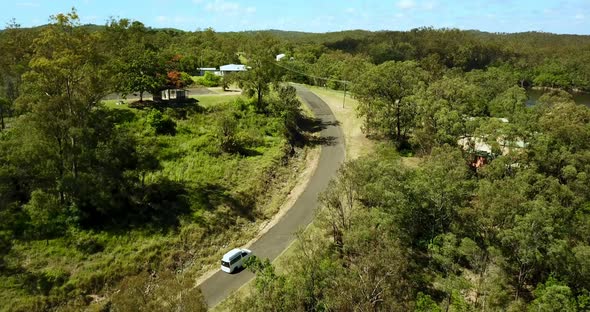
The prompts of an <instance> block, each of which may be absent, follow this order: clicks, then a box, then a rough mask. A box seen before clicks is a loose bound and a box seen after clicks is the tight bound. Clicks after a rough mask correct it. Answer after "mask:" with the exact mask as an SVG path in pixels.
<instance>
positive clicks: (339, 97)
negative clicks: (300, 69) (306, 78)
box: [309, 87, 375, 160]
mask: <svg viewBox="0 0 590 312" xmlns="http://www.w3.org/2000/svg"><path fill="white" fill-rule="evenodd" d="M309 89H310V90H311V91H313V92H314V93H315V94H317V95H318V96H319V97H320V98H321V99H322V100H324V102H326V103H327V104H328V106H330V109H331V110H332V112H333V113H334V116H336V120H338V121H339V122H340V127H341V128H342V131H343V132H344V139H345V141H346V159H347V160H351V159H356V158H358V157H360V156H364V155H367V154H370V153H371V152H372V151H373V148H374V147H375V144H374V143H373V142H372V141H371V140H369V139H368V138H367V137H365V135H364V134H363V132H362V130H361V126H362V119H361V118H360V117H358V116H357V113H356V108H357V106H358V101H357V100H355V99H353V98H351V97H350V93H346V99H344V92H343V91H335V90H330V89H324V88H319V87H309ZM343 103H344V107H342V106H343Z"/></svg>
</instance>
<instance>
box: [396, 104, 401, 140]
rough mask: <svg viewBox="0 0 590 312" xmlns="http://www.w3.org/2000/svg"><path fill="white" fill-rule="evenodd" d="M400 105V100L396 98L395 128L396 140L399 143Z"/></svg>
mask: <svg viewBox="0 0 590 312" xmlns="http://www.w3.org/2000/svg"><path fill="white" fill-rule="evenodd" d="M400 105H401V101H400V100H398V102H397V105H396V106H395V109H396V110H397V111H396V117H397V122H396V128H397V140H398V142H400V143H401V134H402V130H401V129H402V126H401V116H400V115H399V114H400Z"/></svg>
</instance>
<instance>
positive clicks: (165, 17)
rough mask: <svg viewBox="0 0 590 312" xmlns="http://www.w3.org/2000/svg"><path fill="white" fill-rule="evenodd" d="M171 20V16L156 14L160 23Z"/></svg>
mask: <svg viewBox="0 0 590 312" xmlns="http://www.w3.org/2000/svg"><path fill="white" fill-rule="evenodd" d="M169 20H170V18H169V17H168V16H164V15H158V16H156V22H158V23H166V22H167V21H169Z"/></svg>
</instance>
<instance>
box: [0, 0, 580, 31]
mask: <svg viewBox="0 0 590 312" xmlns="http://www.w3.org/2000/svg"><path fill="white" fill-rule="evenodd" d="M0 4H1V6H2V10H1V13H0V22H2V23H7V22H8V21H9V20H10V19H12V18H15V19H16V21H17V23H19V24H21V25H22V26H23V27H28V26H35V25H41V24H45V23H47V22H48V20H49V16H50V15H52V14H56V13H60V12H68V11H69V10H70V8H71V7H72V6H74V7H76V9H77V10H78V14H79V15H80V18H81V21H82V23H94V24H105V22H106V20H107V19H108V18H109V17H111V16H112V17H116V18H129V19H133V20H138V21H141V22H143V23H144V24H146V25H147V26H151V27H174V28H179V29H184V30H191V31H194V30H197V29H205V28H207V27H212V28H213V29H215V30H216V31H241V30H259V29H282V30H297V31H308V32H327V31H339V30H347V29H366V30H409V29H412V28H416V27H421V26H433V27H435V28H441V27H452V28H460V29H479V30H483V31H490V32H521V31H529V30H535V31H545V32H553V33H569V34H590V0H555V1H548V0H469V1H465V0H460V1H452V0H451V1H449V0H391V1H387V0H381V1H373V0H341V1H338V0H317V1H309V0H300V1H297V0H290V1H286V0H262V1H245V0H144V1H140V0H118V1H114V0H80V1H71V0H0Z"/></svg>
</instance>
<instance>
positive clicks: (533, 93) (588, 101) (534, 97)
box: [526, 89, 590, 107]
mask: <svg viewBox="0 0 590 312" xmlns="http://www.w3.org/2000/svg"><path fill="white" fill-rule="evenodd" d="M526 93H527V95H528V96H529V99H528V100H527V101H526V105H527V106H532V105H535V104H537V101H538V100H539V98H540V97H541V95H543V93H545V92H544V91H543V90H532V89H529V90H527V91H526ZM572 96H573V97H574V101H575V102H576V103H578V104H584V105H586V106H588V107H590V93H572Z"/></svg>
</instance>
